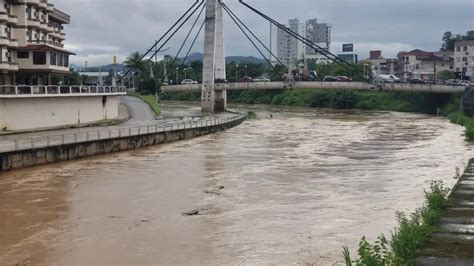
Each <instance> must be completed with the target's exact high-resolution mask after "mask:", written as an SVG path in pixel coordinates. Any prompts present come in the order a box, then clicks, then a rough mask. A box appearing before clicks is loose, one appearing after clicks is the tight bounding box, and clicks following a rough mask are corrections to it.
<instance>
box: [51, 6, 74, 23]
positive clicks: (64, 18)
mask: <svg viewBox="0 0 474 266" xmlns="http://www.w3.org/2000/svg"><path fill="white" fill-rule="evenodd" d="M50 16H52V17H56V18H57V19H60V20H62V21H64V22H65V23H70V22H71V16H69V15H68V14H66V13H64V12H62V11H60V10H58V9H56V8H54V9H53V13H52V14H50Z"/></svg>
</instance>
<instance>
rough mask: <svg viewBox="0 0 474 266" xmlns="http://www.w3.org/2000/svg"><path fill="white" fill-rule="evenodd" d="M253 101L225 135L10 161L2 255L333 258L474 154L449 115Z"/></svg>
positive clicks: (1, 178)
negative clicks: (58, 159)
mask: <svg viewBox="0 0 474 266" xmlns="http://www.w3.org/2000/svg"><path fill="white" fill-rule="evenodd" d="M172 107H173V106H168V108H172ZM175 107H176V106H175ZM166 108H167V107H165V109H166ZM253 108H254V110H255V111H256V112H257V113H258V115H259V118H258V119H253V120H248V121H246V122H245V123H244V124H242V125H241V126H239V127H236V128H233V129H230V130H228V131H226V132H222V133H218V134H215V135H210V136H205V137H201V138H197V139H193V140H188V141H183V142H177V143H172V144H166V145H161V146H156V147H151V148H147V149H142V150H135V151H130V152H123V153H118V154H112V155H106V156H100V157H93V158H89V159H85V160H79V161H72V162H67V163H61V164H55V165H48V166H44V167H36V168H31V169H25V170H19V171H15V172H11V173H5V174H0V265H14V264H16V263H26V264H31V265H92V264H94V265H158V264H160V265H163V264H165V265H171V264H188V265H189V264H193V265H195V264H201V265H203V264H205V265H208V264H295V263H313V264H316V265H332V264H334V263H335V262H337V261H341V252H342V247H343V246H344V245H349V246H350V248H351V249H352V250H354V249H355V248H356V247H357V244H358V241H359V240H360V238H361V237H362V236H363V235H367V236H368V237H369V238H371V239H373V238H374V237H376V236H377V235H378V234H379V233H386V234H388V233H389V232H390V230H391V229H392V228H393V227H394V226H395V225H396V221H395V220H396V217H395V212H396V211H412V210H414V209H415V208H416V207H418V206H419V205H420V204H421V203H422V201H423V189H426V188H428V187H429V184H430V181H431V180H437V179H443V180H444V181H445V182H446V183H448V184H449V185H453V184H454V183H455V180H454V178H453V176H454V175H455V173H456V171H455V168H456V167H459V168H460V170H462V169H463V167H464V163H467V161H468V159H469V158H471V157H472V156H473V154H474V153H473V148H472V146H469V145H468V144H467V143H466V142H464V137H463V136H462V134H463V128H462V127H460V126H457V125H453V124H450V123H449V122H448V121H447V120H445V119H442V118H436V117H432V116H425V115H419V114H402V113H386V112H385V113H382V112H373V113H367V112H340V111H330V110H310V109H289V108H288V109H281V108H278V109H277V108H271V107H260V108H259V107H253ZM270 114H272V115H273V118H270ZM193 210H198V211H199V215H197V216H184V215H183V214H182V213H185V212H189V211H193Z"/></svg>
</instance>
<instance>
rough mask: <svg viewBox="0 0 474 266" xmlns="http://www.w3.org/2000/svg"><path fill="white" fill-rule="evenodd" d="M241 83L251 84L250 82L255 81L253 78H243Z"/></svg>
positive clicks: (240, 80)
mask: <svg viewBox="0 0 474 266" xmlns="http://www.w3.org/2000/svg"><path fill="white" fill-rule="evenodd" d="M239 82H240V83H249V82H255V80H254V79H253V78H251V77H242V78H240V79H239Z"/></svg>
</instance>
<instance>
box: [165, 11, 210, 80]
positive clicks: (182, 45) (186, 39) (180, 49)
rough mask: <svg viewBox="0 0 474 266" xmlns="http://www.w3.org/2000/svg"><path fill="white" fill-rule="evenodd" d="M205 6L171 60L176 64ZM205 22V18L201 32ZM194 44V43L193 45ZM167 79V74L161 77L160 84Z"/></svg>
mask: <svg viewBox="0 0 474 266" xmlns="http://www.w3.org/2000/svg"><path fill="white" fill-rule="evenodd" d="M205 8H206V4H204V5H203V6H202V8H201V11H200V12H199V14H198V15H197V17H196V20H194V23H193V24H192V26H191V28H190V29H189V32H188V34H187V35H186V38H185V39H184V41H183V43H182V44H181V46H180V48H179V50H178V52H177V53H176V56H175V57H174V59H173V61H172V62H171V64H174V63H175V62H176V60H177V59H178V57H179V54H180V53H181V51H182V50H183V48H184V46H185V45H186V43H187V42H188V39H189V36H190V35H191V33H192V32H193V31H194V28H195V27H196V24H197V22H198V20H199V18H201V15H202V13H203V11H204V9H205ZM205 22H206V20H204V22H203V23H202V25H201V28H200V30H199V32H200V31H201V30H202V27H203V25H204V23H205ZM199 32H198V35H199ZM196 39H197V37H196V38H195V39H194V41H195V40H196ZM193 44H194V42H193ZM193 44H192V45H193ZM191 48H192V46H191V47H190V49H191ZM163 63H164V64H166V62H163ZM165 79H166V76H163V77H162V78H161V82H160V84H163V81H164V80H165ZM176 82H178V80H176Z"/></svg>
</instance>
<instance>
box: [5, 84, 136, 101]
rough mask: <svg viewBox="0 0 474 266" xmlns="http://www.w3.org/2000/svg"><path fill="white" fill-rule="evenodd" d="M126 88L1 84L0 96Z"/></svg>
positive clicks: (120, 89) (114, 91)
mask: <svg viewBox="0 0 474 266" xmlns="http://www.w3.org/2000/svg"><path fill="white" fill-rule="evenodd" d="M126 92H127V89H126V88H125V87H122V86H80V85H77V86H65V85H51V86H44V85H35V86H30V85H16V86H15V85H3V86H0V98H1V97H2V96H7V97H15V96H18V97H29V96H31V97H35V96H36V97H44V96H68V95H83V96H87V95H104V94H111V95H117V94H126Z"/></svg>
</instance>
